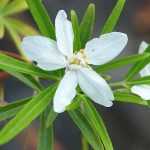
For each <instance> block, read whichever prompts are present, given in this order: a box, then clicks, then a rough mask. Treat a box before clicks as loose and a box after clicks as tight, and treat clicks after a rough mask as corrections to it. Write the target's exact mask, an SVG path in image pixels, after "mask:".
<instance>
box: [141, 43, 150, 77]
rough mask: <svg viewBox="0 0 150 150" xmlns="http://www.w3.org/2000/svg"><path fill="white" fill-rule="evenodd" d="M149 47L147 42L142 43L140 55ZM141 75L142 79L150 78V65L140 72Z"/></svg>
mask: <svg viewBox="0 0 150 150" xmlns="http://www.w3.org/2000/svg"><path fill="white" fill-rule="evenodd" d="M147 47H148V44H147V43H146V42H144V41H143V42H142V43H141V44H140V47H139V54H142V53H143V52H144V51H145V50H146V48H147ZM140 75H141V76H142V77H144V76H149V75H150V64H148V65H146V66H145V67H144V68H143V69H142V70H141V71H140Z"/></svg>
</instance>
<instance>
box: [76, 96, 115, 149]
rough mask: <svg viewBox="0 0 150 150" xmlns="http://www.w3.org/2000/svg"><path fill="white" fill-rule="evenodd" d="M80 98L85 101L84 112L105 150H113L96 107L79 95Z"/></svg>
mask: <svg viewBox="0 0 150 150" xmlns="http://www.w3.org/2000/svg"><path fill="white" fill-rule="evenodd" d="M79 98H80V99H82V101H83V109H82V112H83V114H84V115H85V117H86V119H87V120H88V121H89V123H90V124H91V126H92V127H93V128H94V131H95V134H97V135H98V136H99V137H100V139H101V141H102V143H103V145H104V147H105V149H109V150H113V146H112V142H111V139H110V137H109V135H108V132H107V129H106V127H105V125H104V122H103V119H102V118H101V116H100V114H99V113H98V112H97V110H96V109H95V107H94V105H93V104H92V103H91V102H90V101H89V100H88V99H86V98H85V97H84V96H83V95H79Z"/></svg>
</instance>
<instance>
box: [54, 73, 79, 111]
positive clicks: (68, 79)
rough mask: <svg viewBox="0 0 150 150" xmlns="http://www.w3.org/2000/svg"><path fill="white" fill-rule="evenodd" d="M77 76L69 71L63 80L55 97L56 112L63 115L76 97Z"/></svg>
mask: <svg viewBox="0 0 150 150" xmlns="http://www.w3.org/2000/svg"><path fill="white" fill-rule="evenodd" d="M76 87H77V76H76V73H75V72H74V71H67V72H66V74H65V76H64V78H63V79H62V80H61V82H60V84H59V86H58V89H57V90H56V93H55V96H54V111H55V112H57V113H61V112H64V111H65V108H66V106H68V105H69V104H70V103H71V101H72V100H73V98H74V97H75V95H76Z"/></svg>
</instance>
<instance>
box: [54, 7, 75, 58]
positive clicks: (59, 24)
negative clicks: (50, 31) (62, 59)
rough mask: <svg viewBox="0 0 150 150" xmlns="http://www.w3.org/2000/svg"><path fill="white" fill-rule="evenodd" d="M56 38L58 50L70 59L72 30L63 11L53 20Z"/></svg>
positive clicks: (71, 53)
mask: <svg viewBox="0 0 150 150" xmlns="http://www.w3.org/2000/svg"><path fill="white" fill-rule="evenodd" d="M55 28H56V38H57V45H58V48H59V50H60V51H61V52H62V53H63V54H64V55H66V56H67V57H69V58H70V57H71V56H72V55H73V39H74V34H73V29H72V24H71V22H70V21H69V20H68V19H67V14H66V12H65V11H64V10H60V11H59V12H58V14H57V16H56V20H55Z"/></svg>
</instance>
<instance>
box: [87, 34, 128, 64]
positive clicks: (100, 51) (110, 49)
mask: <svg viewBox="0 0 150 150" xmlns="http://www.w3.org/2000/svg"><path fill="white" fill-rule="evenodd" d="M127 41H128V37H127V35H126V34H124V33H120V32H112V33H108V34H104V35H102V36H100V38H94V39H92V40H91V41H89V42H88V43H87V44H86V47H85V54H86V55H87V57H88V59H89V64H93V65H102V64H105V63H107V62H109V61H110V60H112V59H113V58H115V57H116V56H118V55H119V54H120V53H121V51H122V50H123V49H124V47H125V46H126V44H127Z"/></svg>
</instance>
